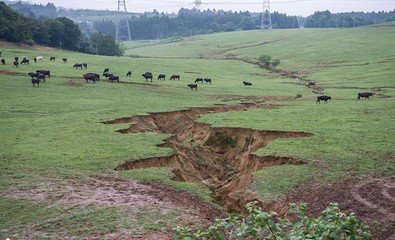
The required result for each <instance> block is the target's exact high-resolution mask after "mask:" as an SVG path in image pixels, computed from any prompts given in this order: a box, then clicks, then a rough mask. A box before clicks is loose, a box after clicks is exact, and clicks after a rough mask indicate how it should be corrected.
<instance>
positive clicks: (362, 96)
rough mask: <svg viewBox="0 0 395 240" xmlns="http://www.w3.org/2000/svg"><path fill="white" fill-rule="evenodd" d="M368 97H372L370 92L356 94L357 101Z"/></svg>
mask: <svg viewBox="0 0 395 240" xmlns="http://www.w3.org/2000/svg"><path fill="white" fill-rule="evenodd" d="M370 96H373V93H371V92H363V93H358V98H357V99H358V100H360V99H361V98H365V100H366V99H369V97H370Z"/></svg>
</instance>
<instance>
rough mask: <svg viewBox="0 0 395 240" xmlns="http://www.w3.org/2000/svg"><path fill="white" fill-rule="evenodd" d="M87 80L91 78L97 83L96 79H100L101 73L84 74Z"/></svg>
mask: <svg viewBox="0 0 395 240" xmlns="http://www.w3.org/2000/svg"><path fill="white" fill-rule="evenodd" d="M83 76H84V79H85V81H86V82H88V81H89V80H90V81H92V82H93V83H95V82H96V81H100V75H99V74H97V73H86V74H84V75H83Z"/></svg>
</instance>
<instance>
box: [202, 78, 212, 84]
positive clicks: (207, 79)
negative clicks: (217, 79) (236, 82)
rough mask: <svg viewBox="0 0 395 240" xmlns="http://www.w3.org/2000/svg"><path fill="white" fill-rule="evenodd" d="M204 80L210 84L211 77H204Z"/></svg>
mask: <svg viewBox="0 0 395 240" xmlns="http://www.w3.org/2000/svg"><path fill="white" fill-rule="evenodd" d="M204 82H205V83H210V84H211V83H212V81H211V78H205V79H204Z"/></svg>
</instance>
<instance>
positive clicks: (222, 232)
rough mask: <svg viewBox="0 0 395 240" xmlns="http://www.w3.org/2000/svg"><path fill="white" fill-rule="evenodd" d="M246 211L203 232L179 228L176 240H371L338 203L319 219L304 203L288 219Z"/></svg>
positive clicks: (252, 206) (252, 208)
mask: <svg viewBox="0 0 395 240" xmlns="http://www.w3.org/2000/svg"><path fill="white" fill-rule="evenodd" d="M247 210H248V212H249V215H248V216H247V217H246V218H242V217H240V216H238V215H235V214H231V215H229V217H228V218H225V219H217V220H216V221H215V223H214V225H213V226H211V227H209V228H207V229H204V230H197V231H192V230H191V229H190V228H188V227H178V228H176V229H174V230H175V231H176V233H175V234H174V236H173V239H183V240H198V239H199V240H222V239H235V240H236V239H237V240H242V239H268V240H286V239H323V240H324V239H325V240H335V239H336V240H337V239H339V240H340V239H349V240H358V239H361V240H362V239H370V234H369V232H368V231H367V227H366V226H364V225H363V224H362V223H361V222H360V221H359V220H358V219H357V217H356V216H355V215H354V214H353V213H351V214H349V215H346V214H344V213H342V212H340V209H339V206H338V204H336V203H332V204H330V206H329V207H328V208H327V209H326V210H325V211H323V212H322V214H321V216H320V217H318V218H310V217H307V216H306V205H305V204H300V205H291V207H290V209H289V212H288V216H287V217H288V218H280V217H279V216H278V214H277V213H275V212H263V211H262V209H261V208H260V207H257V206H256V203H249V204H248V205H247Z"/></svg>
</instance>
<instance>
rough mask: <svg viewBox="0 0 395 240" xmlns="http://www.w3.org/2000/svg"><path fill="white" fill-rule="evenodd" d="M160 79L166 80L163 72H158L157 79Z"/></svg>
mask: <svg viewBox="0 0 395 240" xmlns="http://www.w3.org/2000/svg"><path fill="white" fill-rule="evenodd" d="M161 79H163V80H165V81H166V75H165V74H159V76H158V80H161Z"/></svg>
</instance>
